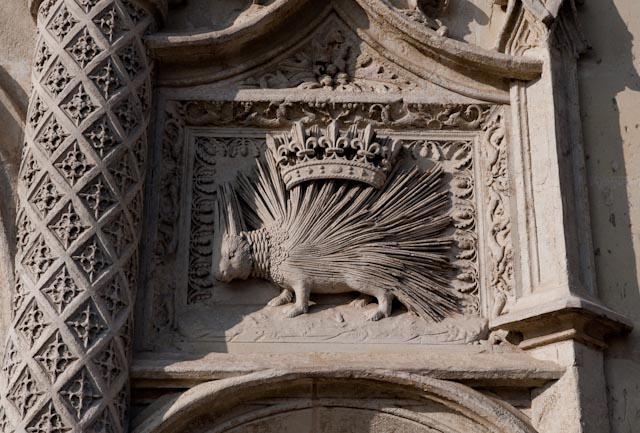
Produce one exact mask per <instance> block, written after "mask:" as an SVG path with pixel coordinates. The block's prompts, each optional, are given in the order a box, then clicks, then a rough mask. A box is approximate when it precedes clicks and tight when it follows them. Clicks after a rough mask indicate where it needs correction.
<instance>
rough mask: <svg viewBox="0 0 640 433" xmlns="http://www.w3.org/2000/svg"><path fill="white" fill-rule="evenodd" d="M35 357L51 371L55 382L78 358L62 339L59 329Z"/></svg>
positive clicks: (51, 376)
mask: <svg viewBox="0 0 640 433" xmlns="http://www.w3.org/2000/svg"><path fill="white" fill-rule="evenodd" d="M34 358H35V359H36V360H37V361H38V362H40V364H41V365H42V367H43V368H44V369H45V370H46V371H47V372H49V377H50V378H51V380H52V383H55V381H56V380H57V379H58V376H60V374H62V373H63V372H64V371H66V370H67V368H69V366H70V365H71V364H72V363H73V361H75V360H77V359H78V358H77V357H76V356H74V355H73V353H71V351H70V350H69V346H67V345H66V344H65V342H64V341H63V340H62V336H61V335H60V331H58V330H56V332H55V333H54V334H53V336H52V337H51V338H50V339H49V340H48V341H47V342H46V343H45V344H44V345H43V346H42V348H41V349H40V350H39V351H38V354H37V355H36V356H35V357H34Z"/></svg>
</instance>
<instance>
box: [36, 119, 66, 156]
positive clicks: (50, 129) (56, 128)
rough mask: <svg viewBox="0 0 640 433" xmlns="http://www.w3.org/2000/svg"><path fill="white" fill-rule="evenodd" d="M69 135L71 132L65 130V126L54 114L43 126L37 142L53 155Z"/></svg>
mask: <svg viewBox="0 0 640 433" xmlns="http://www.w3.org/2000/svg"><path fill="white" fill-rule="evenodd" d="M68 136H69V134H68V133H67V132H65V130H64V128H63V127H62V126H61V125H60V123H58V120H57V119H56V118H55V116H52V117H51V119H49V121H48V122H47V125H46V126H45V127H44V128H42V131H41V132H40V134H39V135H38V138H36V143H38V144H39V145H40V147H41V148H43V149H44V150H46V151H47V153H48V154H49V155H51V154H52V153H54V152H55V151H56V150H57V149H58V147H60V145H61V144H62V143H63V142H64V140H65V139H66V138H67V137H68Z"/></svg>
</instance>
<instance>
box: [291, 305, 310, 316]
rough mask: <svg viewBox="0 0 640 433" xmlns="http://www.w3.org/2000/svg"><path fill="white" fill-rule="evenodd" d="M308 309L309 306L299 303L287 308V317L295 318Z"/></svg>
mask: <svg viewBox="0 0 640 433" xmlns="http://www.w3.org/2000/svg"><path fill="white" fill-rule="evenodd" d="M308 310H309V307H307V306H304V307H302V306H299V305H294V306H293V307H291V308H289V309H287V312H286V314H287V317H289V318H293V317H296V316H299V315H301V314H304V313H306V312H307V311H308Z"/></svg>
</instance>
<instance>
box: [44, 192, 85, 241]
mask: <svg viewBox="0 0 640 433" xmlns="http://www.w3.org/2000/svg"><path fill="white" fill-rule="evenodd" d="M49 227H50V228H51V230H52V231H53V232H54V233H55V234H56V236H57V237H58V239H60V242H62V245H64V247H65V248H69V246H70V245H71V244H72V243H73V242H74V241H75V240H76V239H78V238H79V237H80V235H82V233H84V232H85V231H86V230H87V229H88V228H89V226H88V225H86V224H84V223H83V222H82V219H81V218H80V216H79V215H78V213H77V212H76V210H75V208H74V207H73V204H71V203H69V204H68V205H67V206H66V207H65V208H64V209H63V210H62V211H61V212H60V214H59V215H58V216H57V217H56V218H54V219H53V220H52V222H51V223H50V224H49Z"/></svg>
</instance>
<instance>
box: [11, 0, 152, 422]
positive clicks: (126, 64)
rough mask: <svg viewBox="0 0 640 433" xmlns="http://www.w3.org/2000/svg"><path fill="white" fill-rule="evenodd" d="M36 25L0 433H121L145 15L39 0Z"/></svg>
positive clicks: (137, 213) (146, 71) (121, 5)
mask: <svg viewBox="0 0 640 433" xmlns="http://www.w3.org/2000/svg"><path fill="white" fill-rule="evenodd" d="M37 23H38V42H37V49H36V53H35V58H34V64H33V77H32V82H33V91H32V95H31V100H30V104H29V112H28V114H27V128H26V131H25V136H26V142H25V146H24V152H23V157H22V166H21V168H20V180H19V185H18V194H19V203H18V210H17V224H18V236H17V252H16V266H15V269H16V282H15V292H14V293H13V301H12V306H13V318H12V322H11V326H10V329H9V332H8V341H7V347H6V354H5V358H4V360H3V362H2V379H1V382H0V431H1V432H4V433H9V432H22V433H26V432H28V433H45V432H46V433H66V432H76V433H80V432H82V433H89V432H104V433H118V432H125V431H127V421H128V416H127V409H128V406H129V403H128V398H129V397H128V386H129V385H128V378H129V360H130V357H131V338H132V335H131V331H132V324H131V320H132V311H133V301H134V298H135V289H136V284H137V283H136V276H137V271H138V243H139V239H140V231H141V225H140V221H141V216H142V203H143V183H144V167H145V153H146V152H145V151H146V146H147V131H146V129H147V124H148V118H149V116H148V113H149V110H148V108H149V105H150V95H151V93H150V92H151V83H150V66H149V63H148V60H147V56H146V53H145V47H144V46H143V43H142V35H143V33H144V32H145V31H146V29H147V28H148V27H149V26H150V25H152V24H153V17H152V15H151V14H150V13H149V12H148V11H147V9H145V8H143V7H141V6H140V4H138V3H137V2H136V1H135V0H45V1H44V2H43V3H42V4H41V5H40V7H39V9H38V16H37Z"/></svg>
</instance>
